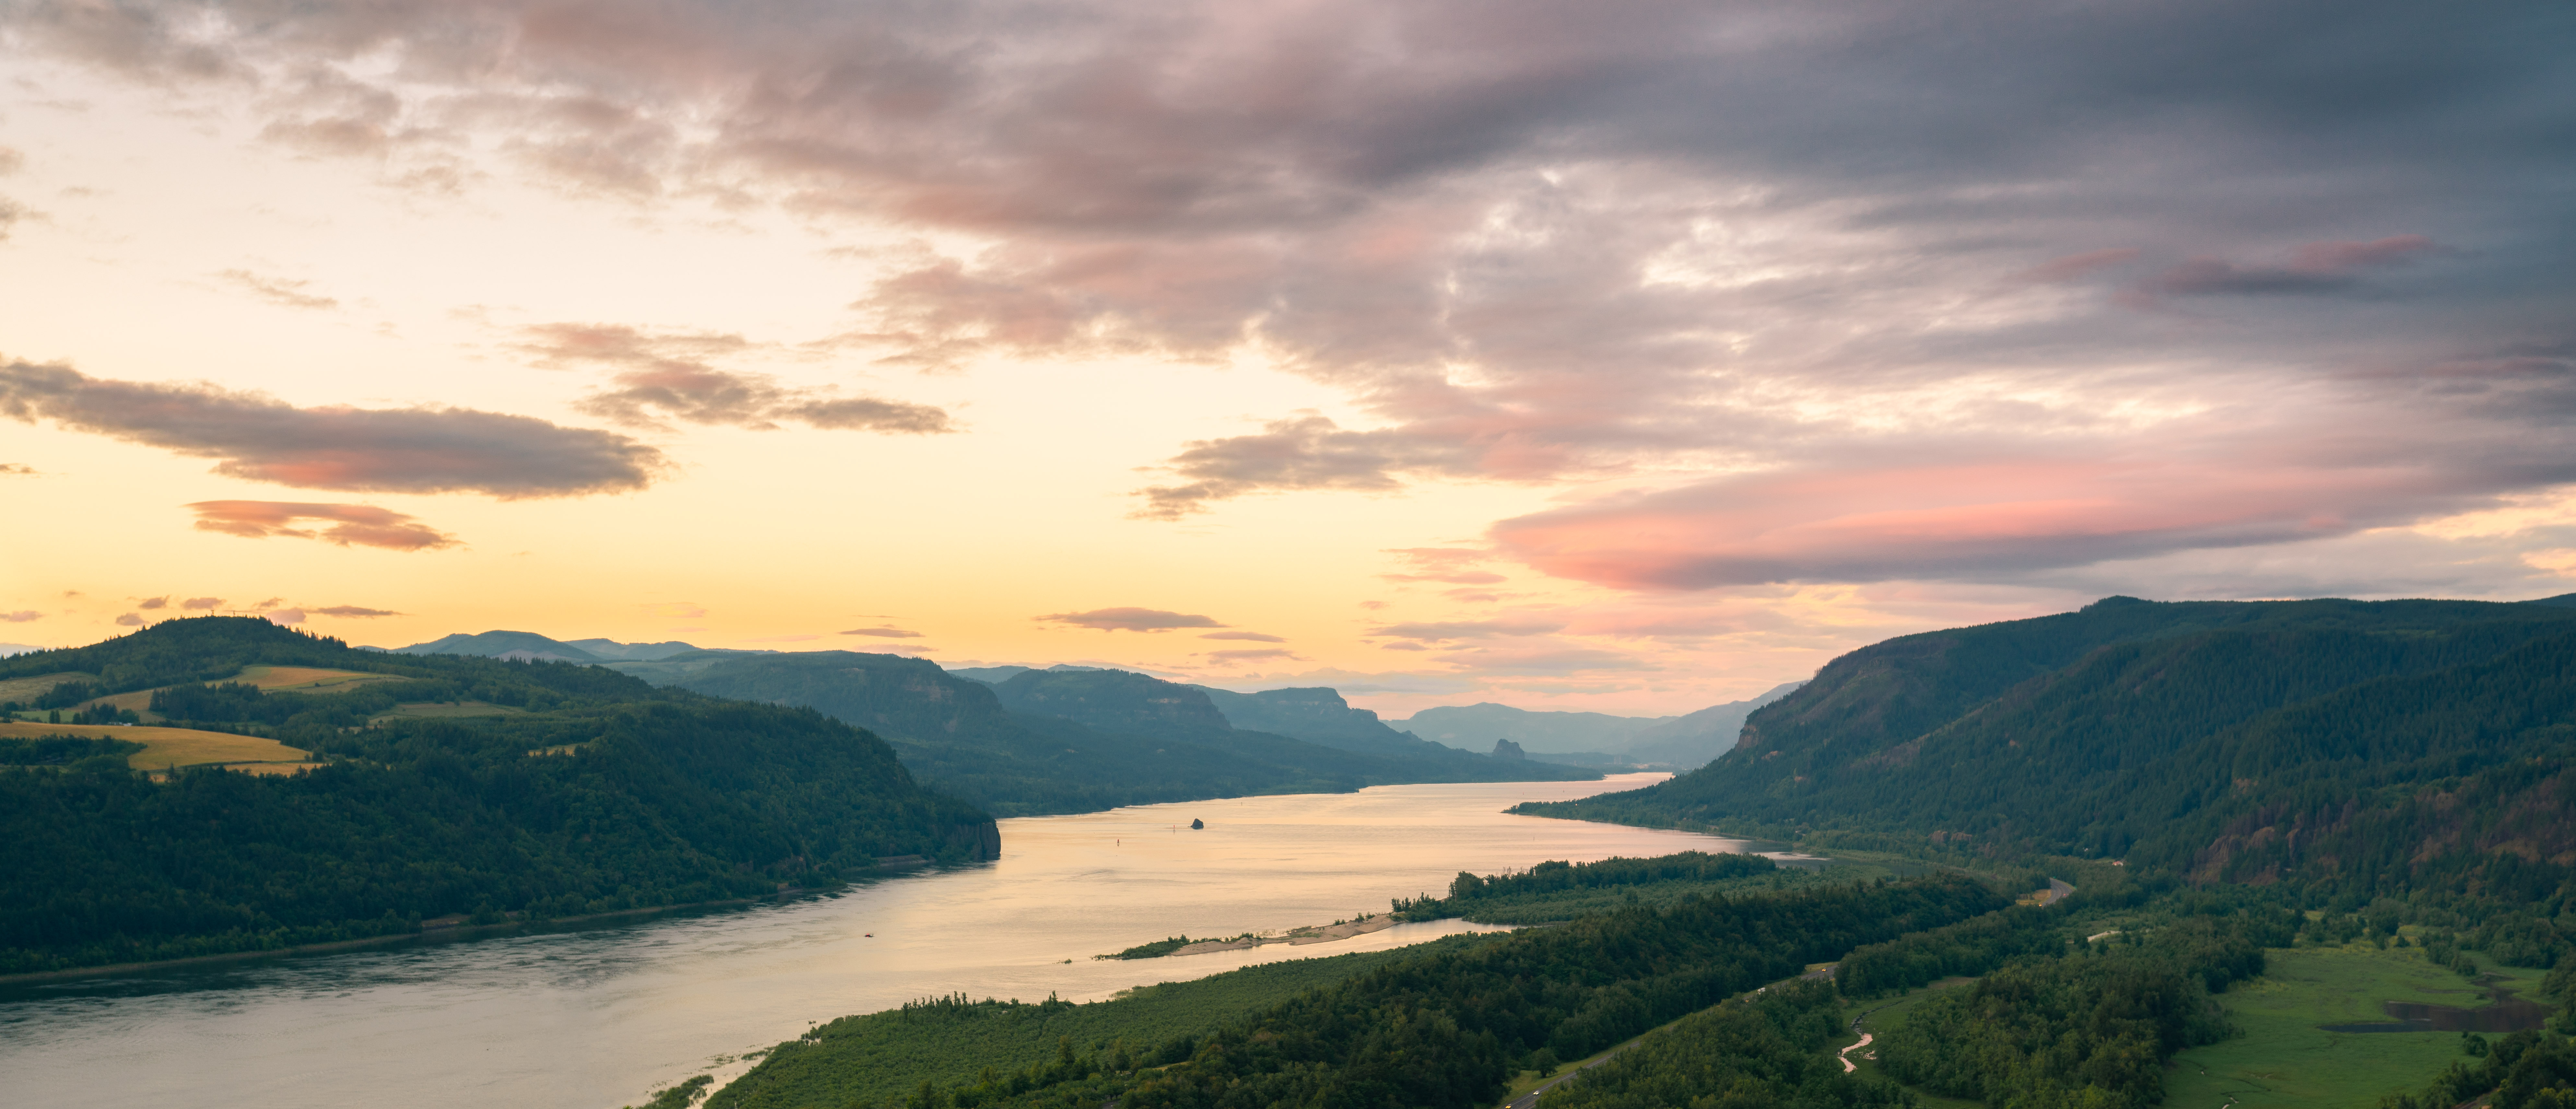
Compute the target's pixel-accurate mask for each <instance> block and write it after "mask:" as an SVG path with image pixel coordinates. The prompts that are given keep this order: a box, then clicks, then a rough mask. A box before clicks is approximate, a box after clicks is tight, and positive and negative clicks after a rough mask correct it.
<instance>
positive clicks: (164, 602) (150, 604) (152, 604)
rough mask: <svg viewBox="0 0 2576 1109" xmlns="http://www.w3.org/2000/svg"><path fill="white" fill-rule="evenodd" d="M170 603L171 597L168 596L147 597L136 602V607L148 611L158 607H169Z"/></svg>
mask: <svg viewBox="0 0 2576 1109" xmlns="http://www.w3.org/2000/svg"><path fill="white" fill-rule="evenodd" d="M169 605H170V598H168V597H145V598H143V599H142V600H140V601H136V602H135V603H134V607H136V608H139V609H144V610H146V611H149V610H151V609H156V608H167V607H169Z"/></svg>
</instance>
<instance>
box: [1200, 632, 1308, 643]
mask: <svg viewBox="0 0 2576 1109" xmlns="http://www.w3.org/2000/svg"><path fill="white" fill-rule="evenodd" d="M1199 638H1201V639H1240V640H1244V641H1246V642H1251V643H1286V642H1288V641H1287V640H1286V639H1284V638H1281V637H1279V636H1275V635H1264V634H1262V633H1260V632H1209V633H1207V634H1206V635H1202V636H1200V637H1199Z"/></svg>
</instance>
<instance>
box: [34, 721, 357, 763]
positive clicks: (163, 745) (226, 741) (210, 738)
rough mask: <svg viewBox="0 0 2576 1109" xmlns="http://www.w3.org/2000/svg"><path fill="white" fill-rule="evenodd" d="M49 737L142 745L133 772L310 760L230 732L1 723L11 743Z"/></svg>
mask: <svg viewBox="0 0 2576 1109" xmlns="http://www.w3.org/2000/svg"><path fill="white" fill-rule="evenodd" d="M49 735H76V736H80V737H82V738H84V739H121V740H124V741H126V742H128V743H140V744H142V745H143V750H141V751H138V752H135V753H134V754H133V755H131V756H129V757H128V758H127V759H126V760H125V765H127V766H131V767H133V768H135V769H136V770H160V769H162V768H164V767H173V766H203V765H205V764H207V763H301V762H303V761H304V760H305V758H307V757H308V756H309V755H310V754H311V752H309V751H305V750H302V749H300V748H295V747H289V746H287V745H285V744H283V743H279V742H278V741H276V740H274V739H262V738H260V737H258V736H249V735H233V734H232V733H230V732H201V731H198V730H196V729H194V728H150V727H142V726H137V725H117V724H37V723H31V722H29V721H24V720H10V721H0V736H6V737H8V738H11V739H36V738H40V737H43V736H49Z"/></svg>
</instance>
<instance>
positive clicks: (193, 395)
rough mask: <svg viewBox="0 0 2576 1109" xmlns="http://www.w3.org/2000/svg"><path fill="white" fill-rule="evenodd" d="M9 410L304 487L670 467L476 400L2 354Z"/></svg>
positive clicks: (561, 491) (457, 488)
mask: <svg viewBox="0 0 2576 1109" xmlns="http://www.w3.org/2000/svg"><path fill="white" fill-rule="evenodd" d="M0 416H7V417H9V418H12V419H16V420H19V421H21V422H24V423H34V422H35V421H37V420H39V419H50V420H53V421H55V422H56V423H59V424H61V425H63V426H65V427H69V428H73V429H76V430H80V431H87V432H93V433H96V434H100V435H106V436H109V437H111V438H116V439H123V440H126V441H128V442H134V443H141V444H144V445H146V446H152V447H159V448H161V449H164V450H168V451H172V452H174V453H178V454H183V455H193V456H196V457H200V458H216V459H221V460H222V461H220V462H219V463H217V465H216V466H215V469H214V472H216V473H218V474H222V475H224V476H227V477H237V478H244V479H247V480H251V481H266V482H274V483H277V484H280V485H292V486H297V487H301V488H306V489H330V490H339V491H347V492H381V493H451V492H476V493H486V494H490V495H492V496H495V497H500V498H503V499H517V498H522V497H566V496H581V495H586V494H592V493H609V492H620V491H625V490H633V489H641V488H644V487H645V486H646V485H647V484H649V483H650V482H651V480H652V479H653V477H654V476H655V475H656V474H658V473H659V472H660V471H661V470H662V469H663V468H664V467H665V465H666V462H665V460H664V459H663V457H662V454H661V452H659V451H657V450H654V449H653V448H652V447H649V446H646V445H644V444H642V443H638V442H636V441H635V440H633V439H629V438H627V437H625V436H623V435H617V434H613V433H610V432H605V431H594V430H591V429H588V428H571V427H561V426H557V425H555V424H550V423H547V422H546V421H544V420H539V419H535V418H533V417H528V416H511V415H505V414H502V413H498V412H478V411H475V410H473V409H466V408H391V409H364V408H338V407H324V408H297V407H295V406H293V405H290V404H287V403H286V402H284V401H280V400H277V399H275V398H273V397H268V396H265V395H262V394H258V393H242V392H234V391H231V390H227V389H224V388H222V387H220V386H216V385H211V384H197V385H156V384H143V383H137V382H126V381H107V380H102V379H98V378H91V377H85V376H83V375H81V374H79V373H77V372H75V371H73V370H71V369H69V368H67V367H63V366H39V365H31V364H28V363H24V362H12V363H7V364H5V365H0Z"/></svg>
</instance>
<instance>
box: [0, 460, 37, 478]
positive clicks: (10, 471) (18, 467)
mask: <svg viewBox="0 0 2576 1109" xmlns="http://www.w3.org/2000/svg"><path fill="white" fill-rule="evenodd" d="M34 476H36V468H35V467H33V466H30V465H27V464H26V463H24V462H0V477H34Z"/></svg>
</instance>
